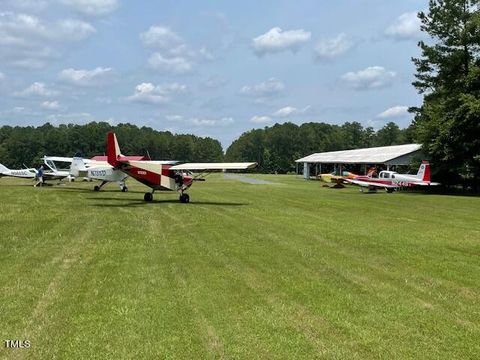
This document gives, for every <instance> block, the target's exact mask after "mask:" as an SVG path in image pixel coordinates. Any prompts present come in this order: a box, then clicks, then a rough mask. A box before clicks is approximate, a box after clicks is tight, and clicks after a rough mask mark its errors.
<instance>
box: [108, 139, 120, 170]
mask: <svg viewBox="0 0 480 360" xmlns="http://www.w3.org/2000/svg"><path fill="white" fill-rule="evenodd" d="M121 156H123V155H122V154H121V153H120V147H119V146H118V142H117V137H116V136H115V133H114V132H113V131H110V132H109V133H108V134H107V161H108V163H109V164H110V165H112V166H113V167H117V165H118V158H119V157H121Z"/></svg>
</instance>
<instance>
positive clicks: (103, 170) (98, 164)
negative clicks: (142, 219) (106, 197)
mask: <svg viewBox="0 0 480 360" xmlns="http://www.w3.org/2000/svg"><path fill="white" fill-rule="evenodd" d="M70 174H72V175H73V176H75V177H83V178H86V179H88V180H99V181H101V184H100V185H95V186H94V187H93V190H94V191H100V189H101V188H102V187H103V186H104V185H106V184H107V183H109V182H116V183H118V185H119V186H120V190H122V191H123V192H125V191H128V187H127V185H126V184H125V180H126V179H127V177H128V175H126V174H124V173H123V172H121V171H120V170H117V169H114V168H113V166H112V165H110V164H109V163H108V162H107V161H99V160H91V159H83V158H80V157H74V158H73V159H72V164H71V165H70Z"/></svg>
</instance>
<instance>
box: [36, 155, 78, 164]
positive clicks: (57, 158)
mask: <svg viewBox="0 0 480 360" xmlns="http://www.w3.org/2000/svg"><path fill="white" fill-rule="evenodd" d="M43 159H44V160H50V161H54V162H55V161H58V162H65V163H71V162H72V161H73V158H71V157H70V158H69V157H63V156H44V157H43Z"/></svg>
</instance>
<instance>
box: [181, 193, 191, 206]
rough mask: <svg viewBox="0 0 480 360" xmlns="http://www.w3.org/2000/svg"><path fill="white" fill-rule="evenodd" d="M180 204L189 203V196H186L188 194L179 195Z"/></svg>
mask: <svg viewBox="0 0 480 360" xmlns="http://www.w3.org/2000/svg"><path fill="white" fill-rule="evenodd" d="M180 202H182V203H184V204H186V203H188V202H190V196H188V194H181V195H180Z"/></svg>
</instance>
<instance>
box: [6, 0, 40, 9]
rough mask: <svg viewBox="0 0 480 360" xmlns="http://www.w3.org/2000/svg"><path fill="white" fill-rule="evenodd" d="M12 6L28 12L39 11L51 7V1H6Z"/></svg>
mask: <svg viewBox="0 0 480 360" xmlns="http://www.w3.org/2000/svg"><path fill="white" fill-rule="evenodd" d="M4 2H5V3H7V4H8V5H10V6H13V7H16V8H19V9H26V10H28V11H39V10H43V9H45V8H46V7H47V6H48V5H49V0H4Z"/></svg>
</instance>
